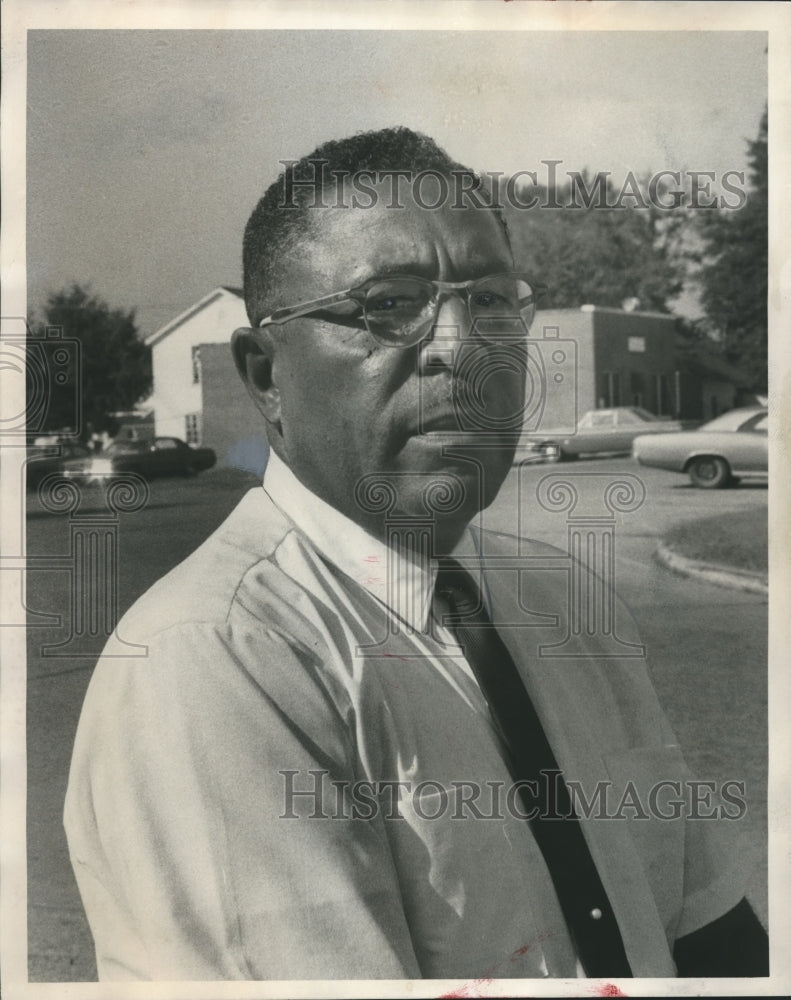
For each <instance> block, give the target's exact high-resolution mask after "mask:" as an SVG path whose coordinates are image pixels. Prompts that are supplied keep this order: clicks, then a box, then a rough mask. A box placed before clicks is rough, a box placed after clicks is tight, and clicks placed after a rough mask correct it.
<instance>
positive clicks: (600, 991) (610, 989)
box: [594, 983, 629, 997]
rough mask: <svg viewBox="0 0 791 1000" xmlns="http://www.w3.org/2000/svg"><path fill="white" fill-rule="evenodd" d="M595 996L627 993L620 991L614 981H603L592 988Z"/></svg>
mask: <svg viewBox="0 0 791 1000" xmlns="http://www.w3.org/2000/svg"><path fill="white" fill-rule="evenodd" d="M594 993H595V994H596V996H597V997H626V996H629V994H628V993H622V992H621V990H619V989H618V987H617V986H616V985H615V983H603V984H602V985H601V986H597V987H596V988H595V990H594Z"/></svg>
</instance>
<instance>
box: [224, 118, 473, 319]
mask: <svg viewBox="0 0 791 1000" xmlns="http://www.w3.org/2000/svg"><path fill="white" fill-rule="evenodd" d="M281 162H285V163H286V164H287V166H286V168H285V169H284V170H283V171H282V172H281V174H280V175H279V177H278V178H277V180H276V181H275V182H274V184H272V185H271V186H270V187H269V188H267V190H266V192H265V193H264V195H263V197H262V198H261V200H260V201H259V202H258V204H257V205H256V207H255V209H254V210H253V213H252V215H251V216H250V219H249V221H248V223H247V226H246V228H245V232H244V243H243V267H244V300H245V306H246V308H247V315H248V318H249V320H250V323H251V324H252V325H253V326H257V325H258V323H260V322H261V320H262V319H263V318H264V317H265V316H267V315H268V314H269V313H270V312H271V311H272V308H271V306H272V303H273V298H274V295H275V290H276V283H277V281H278V279H279V276H280V274H281V273H282V269H283V267H284V266H287V265H288V261H289V258H291V257H292V255H293V254H294V252H295V251H296V250H297V248H298V247H299V245H300V244H301V243H302V242H303V241H304V240H305V238H306V237H308V236H309V235H310V233H311V227H312V216H311V212H310V211H309V207H308V206H309V205H311V204H313V205H315V204H316V203H317V202H318V203H319V204H320V203H321V201H322V200H323V199H322V197H321V195H322V192H323V191H324V190H334V189H336V187H337V184H338V179H339V178H342V177H344V176H348V175H349V174H354V173H357V172H361V171H370V172H374V173H385V172H390V171H395V170H409V171H410V172H414V173H418V172H420V171H423V170H430V171H436V172H438V173H441V174H443V175H446V176H447V175H451V174H457V175H462V174H464V175H467V176H468V177H469V178H470V181H471V184H470V186H471V187H478V186H480V184H481V178H480V177H479V176H478V175H477V174H476V173H475V172H474V171H472V170H470V169H469V167H465V166H463V165H462V164H461V163H457V162H456V161H455V160H453V159H451V157H450V156H448V154H447V153H446V152H445V151H444V150H443V149H440V147H439V146H438V145H437V144H436V142H434V140H433V139H431V138H430V137H429V136H427V135H423V134H422V133H420V132H414V131H412V129H409V128H405V127H404V126H397V127H394V128H385V129H380V130H378V131H375V132H359V133H357V134H356V135H353V136H350V137H349V138H348V139H337V140H331V141H330V142H325V143H323V144H322V145H321V146H319V147H318V148H317V149H315V150H314V151H313V152H312V153H309V154H308V155H307V156H303V157H302V159H301V160H297V161H292V160H288V161H281ZM295 181H296V182H300V181H301V182H309V184H305V183H303V184H302V185H300V184H296V185H295V184H294V182H295ZM292 185H293V186H292ZM280 304H281V305H283V304H284V303H280Z"/></svg>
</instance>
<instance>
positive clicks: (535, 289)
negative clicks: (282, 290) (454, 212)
mask: <svg viewBox="0 0 791 1000" xmlns="http://www.w3.org/2000/svg"><path fill="white" fill-rule="evenodd" d="M400 278H404V279H406V280H408V281H412V282H417V283H418V284H421V285H424V286H426V287H430V288H431V289H432V296H431V298H433V299H434V303H435V305H434V315H433V317H432V320H431V322H427V323H426V328H425V330H424V331H423V332H422V333H421V335H420V336H419V337H418V338H417V339H411V338H405V339H404V341H397V340H393V339H390V340H388V339H384V338H382V337H381V335H380V334H379V333H378V332H377V331H376V330H372V329H371V327H370V325H369V324H368V317H367V314H366V310H365V303H366V295H367V294H368V292H369V291H370V289H371V288H373V287H374V286H376V285H378V284H381V283H382V282H384V281H393V280H397V279H400ZM493 278H515V279H518V280H520V281H524V283H525V284H526V285H527V286H528V288H529V289H530V292H531V295H530V297H529V300H526V306H525V307H527V306H529V305H531V304H532V305H533V307H534V309H533V311H534V312H535V305H536V303H537V302H538V300H539V299H540V298H541V296H542V295H544V294H546V292H547V290H548V289H547V286H546V285H542V284H540V283H539V282H535V281H532V280H531V278H530V277H529V276H528V275H527V274H525V273H524V272H523V271H498V272H496V273H494V274H487V275H484V276H483V277H481V278H471V279H470V280H469V281H434V280H432V279H429V278H421V277H418V276H417V275H414V274H388V275H384V276H383V277H376V278H369V279H368V280H367V281H364V282H363V283H362V284H361V285H355V286H354V287H352V288H344V289H343V291H340V292H332V293H331V294H330V295H322V296H321V297H320V298H318V299H310V300H309V301H307V302H300V303H299V304H297V305H294V306H283V307H282V308H280V309H276V310H275V311H274V312H273V313H271V315H269V316H266V317H265V318H264V319H262V320H261V321H260V322H259V323H258V327H259V329H260V328H262V327H265V326H270V325H276V326H280V325H281V324H283V323H288V322H289V321H290V320H292V319H298V318H299V317H301V316H308V317H309V316H310V315H311V313H317V312H323V311H325V310H326V309H328V308H331V307H332V306H335V305H338V304H339V303H341V302H348V301H353V302H356V303H357V305H358V306H359V307H360V308H361V309H362V313H363V314H362V317H361V318H362V320H363V322H364V323H365V328H366V329H367V330H368V332H369V333H370V334H371V336H372V337H374V339H375V340H377V341H379V342H380V343H384V344H386V345H388V346H395V347H398V346H404V347H409V346H413V345H414V344H416V343H420V342H421V341H422V340H425V339H426V337H427V336H428V335H429V333H430V331H431V330H432V329H433V327H434V325H435V323H436V320H437V315H438V313H439V307H440V305H441V303H442V300H443V299H444V298H445V297H447V295H448V294H456V295H458V294H459V293H464V296H465V301H466V304H467V311H468V312H469V314H470V320H471V321H472V322H475V317H474V316H473V314H472V304H471V297H472V292H473V289H474V288H475V286H476V285H480V284H482V283H484V282H487V281H491V280H492V279H493ZM429 301H431V299H429ZM326 318H327V319H329V320H331V321H337V322H338V323H340V324H342V325H346V323H348V319H349V317H345V316H343V315H341V314H338V315H334V314H330V315H329V316H327V317H326ZM500 318H503V317H500ZM510 318H512V319H521V318H522V317H521V310H520V316H518V317H516V316H514V317H510ZM531 321H532V316H531ZM526 325H527V326H529V323H528V324H526Z"/></svg>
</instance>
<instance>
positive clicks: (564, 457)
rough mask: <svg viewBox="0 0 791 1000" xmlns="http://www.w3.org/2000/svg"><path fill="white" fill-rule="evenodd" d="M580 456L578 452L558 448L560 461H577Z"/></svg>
mask: <svg viewBox="0 0 791 1000" xmlns="http://www.w3.org/2000/svg"><path fill="white" fill-rule="evenodd" d="M578 458H579V455H577V453H576V452H574V451H566V450H565V448H558V462H576V461H577V459H578Z"/></svg>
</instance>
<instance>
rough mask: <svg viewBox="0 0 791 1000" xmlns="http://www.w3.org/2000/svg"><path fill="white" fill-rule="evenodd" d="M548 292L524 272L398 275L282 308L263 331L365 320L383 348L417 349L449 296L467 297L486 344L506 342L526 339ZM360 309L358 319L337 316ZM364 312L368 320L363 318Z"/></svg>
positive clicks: (263, 322) (268, 317) (477, 327)
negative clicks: (456, 277) (294, 323)
mask: <svg viewBox="0 0 791 1000" xmlns="http://www.w3.org/2000/svg"><path fill="white" fill-rule="evenodd" d="M545 291H546V287H545V286H543V285H538V284H534V283H533V282H531V281H530V280H529V279H528V277H527V275H525V274H521V273H519V272H515V271H514V272H511V271H509V272H506V273H504V274H491V275H488V276H487V277H485V278H475V279H473V280H471V281H429V280H427V279H425V278H417V277H414V276H411V275H401V274H396V275H393V276H392V277H389V278H371V279H370V280H369V281H365V282H363V284H361V285H357V286H356V287H355V288H346V289H344V290H343V291H342V292H334V293H333V294H332V295H325V296H322V298H320V299H312V300H311V301H310V302H302V303H300V304H299V305H296V306H286V307H284V308H283V309H276V310H275V312H273V313H272V315H271V316H267V317H266V318H265V319H262V320H261V322H260V323H259V324H258V325H259V327H263V326H269V325H270V324H276V325H280V324H281V323H287V322H288V321H289V320H292V319H297V318H298V317H299V316H311V315H314V316H315V315H317V314H319V313H326V316H324V317H323V318H326V319H327V320H329V321H331V322H334V323H341V324H344V325H349V324H351V325H358V324H359V320H360V319H362V320H363V322H364V323H365V327H366V329H367V330H368V332H369V333H370V334H371V336H372V337H374V338H375V339H376V340H378V341H379V342H380V343H381V344H386V345H389V346H392V347H411V346H413V345H414V344H418V343H420V341H421V340H424V339H425V338H426V337H427V336H428V334H429V333H430V332H431V330H432V329H433V327H434V325H435V323H436V320H437V315H438V314H439V307H440V305H441V303H442V302H443V301H444V300H445V299H446V298H447V297H448V295H452V294H455V295H459V296H462V297H463V298H464V299H465V300H466V303H467V309H468V311H469V315H470V320H471V321H472V322H473V324H475V327H476V329H477V330H479V332H480V333H481V335H482V336H483V337H484V338H485V339H486V340H493V341H503V340H510V341H512V340H513V339H514V336H519V335H520V334H521V335H522V336H524V335H525V333H526V332H527V329H528V328H529V326H530V324H531V323H532V321H533V317H534V316H535V311H536V302H537V300H538V299H539V297H540V296H541V295H542V294H543V293H544V292H545ZM352 303H353V304H355V306H356V308H355V315H354V316H351V315H349V313H348V312H347V313H344V312H343V311H340V312H338V311H336V310H337V309H338V308H339V307H342V306H343V305H344V304H347V305H348V304H352ZM360 311H361V313H362V315H361V316H360Z"/></svg>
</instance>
